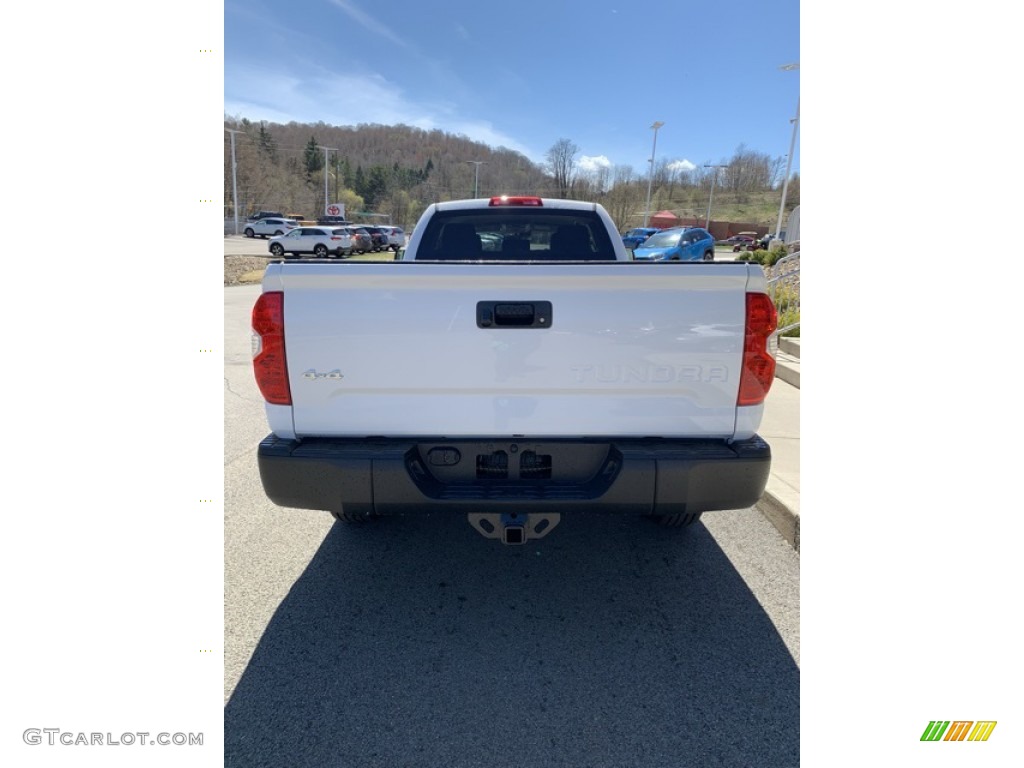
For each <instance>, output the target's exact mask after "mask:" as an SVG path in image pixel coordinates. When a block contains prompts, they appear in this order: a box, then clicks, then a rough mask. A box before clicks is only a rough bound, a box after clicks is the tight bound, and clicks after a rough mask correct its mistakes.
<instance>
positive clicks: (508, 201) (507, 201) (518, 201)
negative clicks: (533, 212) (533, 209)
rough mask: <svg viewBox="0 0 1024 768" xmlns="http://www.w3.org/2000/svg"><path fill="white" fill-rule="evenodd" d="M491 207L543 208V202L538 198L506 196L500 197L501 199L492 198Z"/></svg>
mask: <svg viewBox="0 0 1024 768" xmlns="http://www.w3.org/2000/svg"><path fill="white" fill-rule="evenodd" d="M490 204H491V205H539V206H543V205H544V201H543V200H541V199H540V198H539V197H526V196H522V195H520V196H518V197H509V196H508V195H502V196H501V197H492V198H491V202H490Z"/></svg>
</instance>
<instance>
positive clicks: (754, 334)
mask: <svg viewBox="0 0 1024 768" xmlns="http://www.w3.org/2000/svg"><path fill="white" fill-rule="evenodd" d="M778 325H779V318H778V313H777V312H776V311H775V304H774V303H773V302H772V300H771V298H770V297H769V296H768V294H766V293H748V294H747V319H746V333H745V334H744V339H743V373H742V374H741V375H740V391H739V395H738V396H737V398H736V405H758V404H760V403H763V402H764V399H765V397H766V396H767V395H768V390H769V389H771V386H772V381H773V380H774V379H775V358H774V357H772V355H771V353H770V352H769V351H768V339H769V338H770V337H771V335H772V334H773V333H774V332H775V329H776V328H778Z"/></svg>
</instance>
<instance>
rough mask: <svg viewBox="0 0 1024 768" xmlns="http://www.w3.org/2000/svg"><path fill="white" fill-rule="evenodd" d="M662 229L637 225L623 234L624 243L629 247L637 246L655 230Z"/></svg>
mask: <svg viewBox="0 0 1024 768" xmlns="http://www.w3.org/2000/svg"><path fill="white" fill-rule="evenodd" d="M660 231H661V230H660V229H658V228H657V227H637V228H636V229H631V230H629V232H627V233H626V234H624V235H623V236H622V244H623V245H624V246H626V247H627V248H636V247H637V246H638V245H640V243H642V242H644V240H646V239H647V238H648V237H650V236H651V235H653V234H654V233H655V232H660Z"/></svg>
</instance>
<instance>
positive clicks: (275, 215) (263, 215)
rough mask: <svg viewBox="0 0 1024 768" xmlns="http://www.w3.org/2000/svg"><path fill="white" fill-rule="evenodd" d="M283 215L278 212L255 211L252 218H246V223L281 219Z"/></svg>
mask: <svg viewBox="0 0 1024 768" xmlns="http://www.w3.org/2000/svg"><path fill="white" fill-rule="evenodd" d="M283 218H285V215H284V214H283V213H281V212H280V211H256V213H254V214H253V215H252V216H248V217H246V221H259V220H260V219H283Z"/></svg>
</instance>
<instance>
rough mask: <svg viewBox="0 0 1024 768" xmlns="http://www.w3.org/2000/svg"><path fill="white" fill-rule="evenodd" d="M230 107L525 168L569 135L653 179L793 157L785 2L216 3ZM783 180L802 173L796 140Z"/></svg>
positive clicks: (591, 153)
mask: <svg viewBox="0 0 1024 768" xmlns="http://www.w3.org/2000/svg"><path fill="white" fill-rule="evenodd" d="M224 8H225V10H224V12H225V16H224V37H225V52H224V111H225V113H226V114H228V115H232V116H236V115H237V116H240V117H246V118H249V119H250V120H254V121H258V120H269V121H273V122H289V121H291V120H294V121H297V122H319V121H323V122H325V123H328V124H331V125H356V124H359V123H381V124H395V123H404V124H406V125H412V126H417V127H420V128H424V129H428V130H430V129H440V130H443V131H446V132H449V133H456V134H464V135H466V136H468V137H470V138H471V139H474V140H476V141H481V142H483V143H486V144H488V145H490V146H493V147H498V146H505V147H508V148H510V149H514V150H518V151H520V152H522V153H523V154H525V155H526V156H527V157H529V158H530V159H532V160H534V161H536V162H543V161H544V155H545V153H546V152H547V150H548V148H549V147H551V145H552V144H554V143H555V142H556V141H557V140H558V139H560V138H567V139H570V140H572V141H573V142H574V143H575V144H576V145H577V146H578V147H579V149H580V153H579V155H578V156H577V159H578V160H579V161H580V163H581V165H582V166H583V167H584V168H588V167H594V166H597V165H601V164H605V165H631V166H632V167H633V169H634V171H636V172H637V173H641V174H642V173H646V168H647V161H648V158H650V156H651V150H652V143H653V138H654V132H653V131H652V130H651V127H650V126H651V125H652V124H653V123H654V122H655V121H660V122H662V123H664V126H663V127H662V128H660V129H659V131H658V136H657V153H656V155H657V159H658V160H659V161H660V160H662V159H667V160H677V161H680V162H683V163H693V164H695V165H699V164H703V163H706V162H712V163H714V162H718V161H720V160H725V159H728V158H729V157H731V156H732V155H733V153H734V152H735V150H736V148H737V147H738V146H739V145H740V144H745V145H746V146H747V148H748V149H751V150H755V151H758V152H764V153H767V154H769V155H771V156H773V157H775V156H782V155H785V154H786V153H787V152H788V151H789V143H790V138H791V135H792V126H791V123H790V119H791V118H792V117H793V115H794V114H795V111H796V107H797V100H798V97H799V79H800V72H799V71H782V70H780V67H781V66H782V65H785V64H790V63H793V62H798V61H799V59H800V55H799V54H800V29H799V22H800V19H799V3H798V2H797V1H796V0H782V1H781V2H780V1H776V2H758V1H756V0H732V2H727V3H718V4H715V3H706V2H700V3H698V2H685V1H682V2H665V1H662V2H643V1H642V0H641V1H639V2H638V1H637V0H629V2H626V1H625V0H548V1H547V2H542V1H540V0H519V1H518V2H516V3H512V4H508V3H495V2H480V1H479V0H448V1H447V2H443V3H410V2H408V0H375V1H374V2H369V1H368V0H294V1H293V0H289V2H283V1H282V0H255V1H254V2H248V1H247V2H239V1H238V0H227V1H226V3H225V7H224ZM793 169H794V170H799V137H798V140H797V151H796V152H794V161H793Z"/></svg>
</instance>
